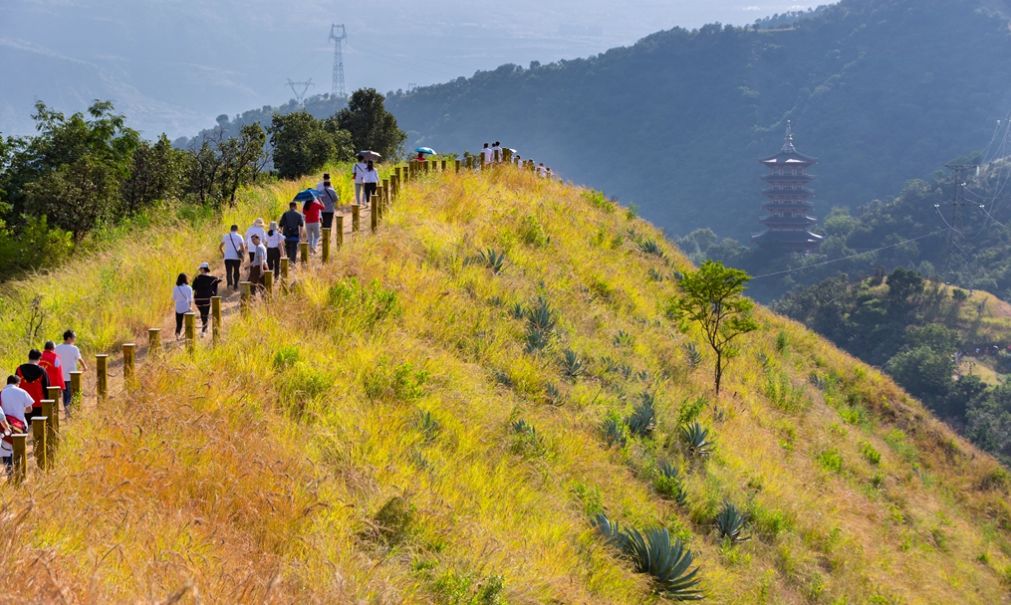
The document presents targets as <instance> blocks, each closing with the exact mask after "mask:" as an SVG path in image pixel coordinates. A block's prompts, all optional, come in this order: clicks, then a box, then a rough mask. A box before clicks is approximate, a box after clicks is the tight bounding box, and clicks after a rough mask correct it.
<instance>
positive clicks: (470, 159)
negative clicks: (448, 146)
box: [467, 155, 474, 170]
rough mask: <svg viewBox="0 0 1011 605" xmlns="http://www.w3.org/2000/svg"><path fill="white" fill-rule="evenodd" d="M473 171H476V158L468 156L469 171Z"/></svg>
mask: <svg viewBox="0 0 1011 605" xmlns="http://www.w3.org/2000/svg"><path fill="white" fill-rule="evenodd" d="M473 169H474V156H472V155H468V156H467V170H473Z"/></svg>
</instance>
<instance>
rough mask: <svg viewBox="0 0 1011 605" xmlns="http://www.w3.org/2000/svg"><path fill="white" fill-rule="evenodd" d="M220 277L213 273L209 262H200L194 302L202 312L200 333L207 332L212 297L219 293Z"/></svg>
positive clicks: (194, 281)
mask: <svg viewBox="0 0 1011 605" xmlns="http://www.w3.org/2000/svg"><path fill="white" fill-rule="evenodd" d="M220 283H221V278H220V277H215V276H213V275H211V266H210V265H208V264H207V263H200V271H199V273H198V274H197V276H196V277H194V278H193V304H195V305H196V306H197V311H199V312H200V334H201V336H202V335H204V334H206V333H207V318H208V316H209V315H210V313H211V298H213V297H215V296H217V295H218V284H220Z"/></svg>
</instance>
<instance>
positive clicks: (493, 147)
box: [481, 141, 555, 179]
mask: <svg viewBox="0 0 1011 605" xmlns="http://www.w3.org/2000/svg"><path fill="white" fill-rule="evenodd" d="M509 151H511V152H512V160H511V161H513V162H515V163H516V164H522V162H523V158H521V157H520V154H518V153H516V150H515V149H510V150H509ZM481 157H482V158H483V159H484V163H485V164H486V165H487V164H501V163H502V162H504V161H506V160H505V148H504V147H502V143H501V141H495V142H494V143H490V144H489V143H485V144H484V147H482V148H481ZM534 171H535V172H536V173H537V176H539V177H541V178H542V179H550V178H554V176H555V173H554V172H553V171H552V170H551V167H550V166H545V165H544V162H539V163H537V164H536V165H535V168H534Z"/></svg>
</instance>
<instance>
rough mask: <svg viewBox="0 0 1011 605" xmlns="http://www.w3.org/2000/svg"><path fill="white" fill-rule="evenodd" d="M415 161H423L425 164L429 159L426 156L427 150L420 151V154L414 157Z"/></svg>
mask: <svg viewBox="0 0 1011 605" xmlns="http://www.w3.org/2000/svg"><path fill="white" fill-rule="evenodd" d="M414 161H415V162H421V163H422V164H424V163H425V162H427V161H428V159H427V158H426V157H425V152H423V151H419V152H418V155H417V156H415V157H414Z"/></svg>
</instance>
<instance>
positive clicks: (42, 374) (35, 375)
mask: <svg viewBox="0 0 1011 605" xmlns="http://www.w3.org/2000/svg"><path fill="white" fill-rule="evenodd" d="M40 361H42V351H38V350H36V349H32V350H31V351H29V352H28V363H23V364H21V365H19V366H18V369H17V370H16V371H15V372H14V375H15V376H17V377H18V378H20V379H21V384H20V386H21V388H22V389H24V390H26V391H28V394H29V395H31V396H32V401H33V404H32V411H31V413H30V414H29V415H28V419H27V422H28V424H29V425H31V422H32V418H35V417H36V416H41V415H42V400H43V399H45V398H46V394H47V393H46V389H48V388H49V376H48V375H47V374H46V371H45V370H43V369H42V368H41V367H40V366H39V362H40Z"/></svg>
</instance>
